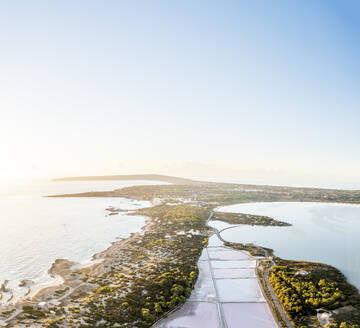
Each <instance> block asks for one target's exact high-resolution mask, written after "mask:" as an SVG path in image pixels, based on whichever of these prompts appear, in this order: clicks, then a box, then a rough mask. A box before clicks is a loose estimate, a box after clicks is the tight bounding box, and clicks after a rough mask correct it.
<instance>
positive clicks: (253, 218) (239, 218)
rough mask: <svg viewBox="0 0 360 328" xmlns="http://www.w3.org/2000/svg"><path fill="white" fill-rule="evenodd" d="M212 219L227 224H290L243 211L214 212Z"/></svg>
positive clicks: (281, 225)
mask: <svg viewBox="0 0 360 328" xmlns="http://www.w3.org/2000/svg"><path fill="white" fill-rule="evenodd" d="M214 220H220V221H224V222H226V223H229V224H247V225H261V226H278V227H285V226H290V225H291V224H289V223H287V222H283V221H278V220H275V219H273V218H271V217H269V216H262V215H252V214H244V213H225V212H216V213H215V215H214Z"/></svg>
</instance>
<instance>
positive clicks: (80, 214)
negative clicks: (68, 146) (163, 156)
mask: <svg viewBox="0 0 360 328" xmlns="http://www.w3.org/2000/svg"><path fill="white" fill-rule="evenodd" d="M154 184H163V183H161V182H157V181H138V180H136V181H56V182H55V181H49V180H37V181H27V182H24V181H16V182H4V183H1V184H0V208H1V214H0V288H1V285H2V284H4V282H6V289H9V291H10V292H8V293H4V295H2V298H1V300H0V302H3V303H4V302H8V301H9V299H10V297H11V295H12V294H13V295H14V297H13V298H12V299H11V301H12V302H14V301H15V300H17V299H18V298H21V297H22V296H24V294H25V293H26V292H27V288H25V287H20V286H19V285H20V284H21V282H22V281H24V280H25V281H27V282H28V283H30V284H33V286H34V287H33V288H37V289H39V288H41V287H46V286H48V285H49V284H54V283H55V284H56V283H61V282H62V281H61V279H59V277H51V276H50V275H49V274H48V270H49V268H50V267H51V265H52V263H53V262H54V261H55V260H56V259H59V258H61V259H69V260H71V261H76V262H79V263H81V264H83V265H88V264H91V261H92V256H93V255H94V254H96V253H98V252H101V251H103V250H105V249H106V248H108V247H109V246H110V245H111V243H113V242H116V241H118V240H121V239H123V238H127V237H129V236H130V234H131V233H134V232H138V231H140V230H141V228H142V227H143V226H144V225H145V217H143V216H138V215H137V216H134V215H127V213H129V212H131V211H133V210H136V209H139V208H144V207H149V206H151V203H150V202H148V201H136V200H131V199H126V198H85V197H84V198H48V197H44V196H47V195H55V194H66V193H78V192H88V191H107V190H114V189H119V188H124V187H129V186H135V185H154ZM110 206H112V207H115V208H120V209H122V210H126V211H127V212H121V213H119V214H117V215H110V216H109V213H110V212H109V211H107V210H106V208H108V207H110Z"/></svg>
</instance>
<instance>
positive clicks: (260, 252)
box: [224, 241, 273, 256]
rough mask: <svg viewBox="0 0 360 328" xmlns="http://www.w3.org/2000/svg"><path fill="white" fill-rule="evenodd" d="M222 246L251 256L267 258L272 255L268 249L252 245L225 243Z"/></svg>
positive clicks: (271, 251)
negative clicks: (245, 252)
mask: <svg viewBox="0 0 360 328" xmlns="http://www.w3.org/2000/svg"><path fill="white" fill-rule="evenodd" d="M224 245H225V246H228V247H232V248H234V249H238V250H241V251H247V252H249V253H250V255H252V256H268V255H271V254H272V253H273V250H272V249H270V248H265V247H259V246H256V245H253V244H241V243H232V242H229V241H225V242H224Z"/></svg>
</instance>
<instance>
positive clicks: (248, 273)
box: [213, 269, 256, 279]
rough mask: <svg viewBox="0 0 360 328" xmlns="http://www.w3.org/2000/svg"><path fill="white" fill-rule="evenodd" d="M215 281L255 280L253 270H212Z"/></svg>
mask: <svg viewBox="0 0 360 328" xmlns="http://www.w3.org/2000/svg"><path fill="white" fill-rule="evenodd" d="M213 273H214V277H215V279H232V278H255V277H256V275H255V270H254V269H214V270H213Z"/></svg>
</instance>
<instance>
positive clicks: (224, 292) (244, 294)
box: [215, 278, 265, 302]
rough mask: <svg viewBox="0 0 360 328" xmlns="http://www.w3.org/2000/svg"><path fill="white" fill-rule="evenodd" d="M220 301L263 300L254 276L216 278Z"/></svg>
mask: <svg viewBox="0 0 360 328" xmlns="http://www.w3.org/2000/svg"><path fill="white" fill-rule="evenodd" d="M215 283H216V286H217V290H218V293H219V298H220V302H264V301H265V300H264V298H263V296H262V294H261V291H260V287H259V284H258V281H257V279H256V278H253V279H216V282H215Z"/></svg>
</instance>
